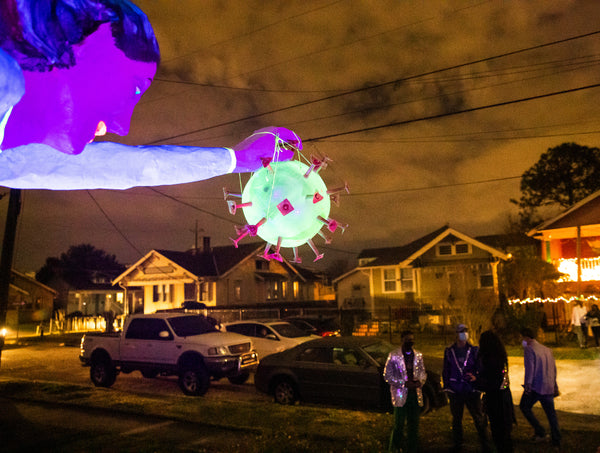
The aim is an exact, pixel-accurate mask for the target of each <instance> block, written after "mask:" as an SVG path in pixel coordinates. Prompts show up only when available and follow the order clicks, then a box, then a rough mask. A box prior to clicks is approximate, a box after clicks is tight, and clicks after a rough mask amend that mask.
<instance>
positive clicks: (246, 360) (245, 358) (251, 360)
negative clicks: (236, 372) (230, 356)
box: [240, 352, 258, 366]
mask: <svg viewBox="0 0 600 453" xmlns="http://www.w3.org/2000/svg"><path fill="white" fill-rule="evenodd" d="M257 364H258V356H257V355H256V353H254V352H253V353H250V354H244V355H242V361H241V363H240V365H241V366H248V365H257Z"/></svg>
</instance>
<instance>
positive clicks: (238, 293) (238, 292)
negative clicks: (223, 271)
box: [233, 280, 242, 301]
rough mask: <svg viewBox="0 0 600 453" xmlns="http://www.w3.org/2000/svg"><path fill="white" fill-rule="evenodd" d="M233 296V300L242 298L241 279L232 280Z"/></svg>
mask: <svg viewBox="0 0 600 453" xmlns="http://www.w3.org/2000/svg"><path fill="white" fill-rule="evenodd" d="M233 297H234V298H235V300H238V301H239V300H242V281H241V280H235V281H234V282H233Z"/></svg>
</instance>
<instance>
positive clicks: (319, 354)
mask: <svg viewBox="0 0 600 453" xmlns="http://www.w3.org/2000/svg"><path fill="white" fill-rule="evenodd" d="M298 360H299V361H301V362H317V363H331V349H330V348H307V349H305V350H304V351H302V352H301V353H300V354H298Z"/></svg>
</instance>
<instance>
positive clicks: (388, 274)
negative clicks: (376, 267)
mask: <svg viewBox="0 0 600 453" xmlns="http://www.w3.org/2000/svg"><path fill="white" fill-rule="evenodd" d="M396 291H397V290H396V268H395V267H387V268H384V269H383V292H384V293H395V292H396Z"/></svg>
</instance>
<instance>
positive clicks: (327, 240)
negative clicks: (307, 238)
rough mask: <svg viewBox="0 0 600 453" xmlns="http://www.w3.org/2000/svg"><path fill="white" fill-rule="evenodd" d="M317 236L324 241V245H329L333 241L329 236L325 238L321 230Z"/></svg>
mask: <svg viewBox="0 0 600 453" xmlns="http://www.w3.org/2000/svg"><path fill="white" fill-rule="evenodd" d="M317 234H318V235H319V236H321V237H322V238H323V239H325V244H331V241H332V240H333V238H332V237H331V236H327V235H326V234H325V233H323V231H322V230H319V231H318V232H317Z"/></svg>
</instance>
